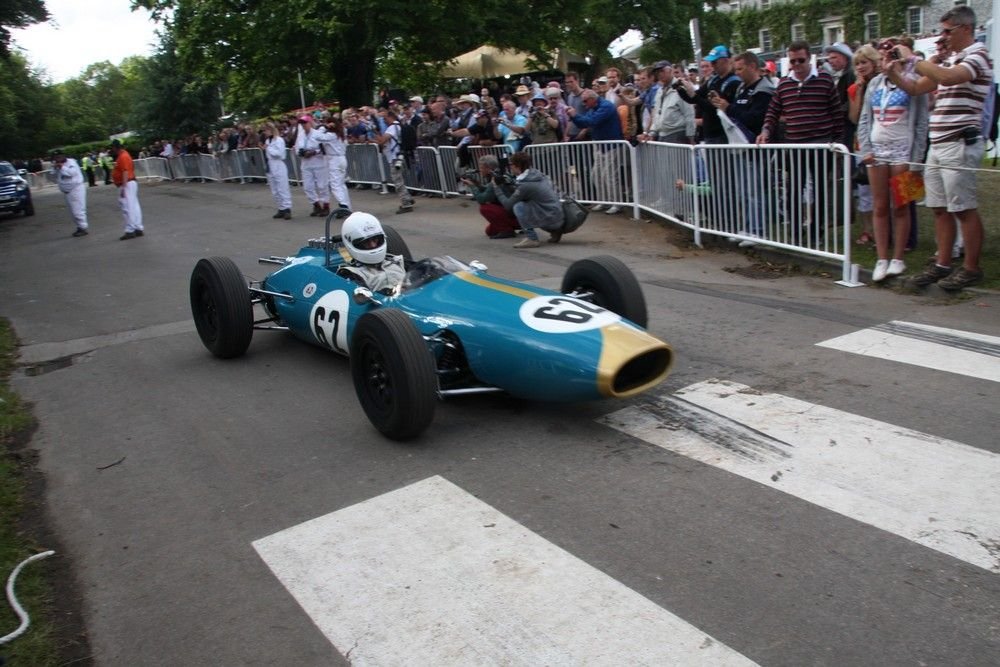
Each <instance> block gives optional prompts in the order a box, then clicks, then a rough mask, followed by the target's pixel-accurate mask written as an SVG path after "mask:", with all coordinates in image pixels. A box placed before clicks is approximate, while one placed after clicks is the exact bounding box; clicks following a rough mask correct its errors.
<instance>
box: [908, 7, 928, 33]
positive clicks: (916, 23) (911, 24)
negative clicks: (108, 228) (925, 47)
mask: <svg viewBox="0 0 1000 667" xmlns="http://www.w3.org/2000/svg"><path fill="white" fill-rule="evenodd" d="M923 31H924V9H923V7H907V9H906V32H908V33H910V34H911V35H919V34H920V33H922V32H923Z"/></svg>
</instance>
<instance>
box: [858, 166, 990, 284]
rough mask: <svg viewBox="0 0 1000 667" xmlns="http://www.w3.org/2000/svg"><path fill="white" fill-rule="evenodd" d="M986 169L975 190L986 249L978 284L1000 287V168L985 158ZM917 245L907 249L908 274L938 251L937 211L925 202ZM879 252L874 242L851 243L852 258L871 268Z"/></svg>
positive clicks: (919, 212) (919, 216)
mask: <svg viewBox="0 0 1000 667" xmlns="http://www.w3.org/2000/svg"><path fill="white" fill-rule="evenodd" d="M983 168H984V169H988V170H989V171H987V172H980V173H979V174H977V181H976V190H977V194H978V204H979V217H981V218H982V220H983V231H984V238H983V250H982V253H981V255H980V259H979V268H980V269H982V271H983V274H984V277H983V282H981V283H980V284H979V285H977V287H982V288H986V289H1000V200H998V199H997V198H996V196H995V193H996V192H997V191H998V190H1000V168H997V167H994V166H993V160H992V158H990V159H988V160H987V161H984V162H983ZM860 216H861V214H859V213H858V212H857V211H855V213H854V221H855V222H854V225H853V230H852V231H853V235H852V237H851V238H852V239H856V238H857V237H858V236H859V235H860V234H861V217H860ZM917 229H918V233H917V247H916V249H914V250H912V251H911V252H908V253H906V257H905V258H904V260H903V261H905V262H906V268H907V275H912V274H915V273H918V272H920V271H921V270H922V269H923V267H924V262H926V261H927V258H928V257H930V256H931V255H933V254H934V252H935V251H936V244H935V242H934V214H933V213H932V212H931V210H930V209H929V208H927V207H925V206H917ZM876 259H878V256H877V254H876V252H875V246H858V245H854V246H852V247H851V261H852V262H854V263H856V264H860V265H861V266H863V267H865V268H867V269H871V268H872V267H874V266H875V260H876ZM960 264H961V260H959V259H956V260H953V261H952V265H953V266H958V265H960Z"/></svg>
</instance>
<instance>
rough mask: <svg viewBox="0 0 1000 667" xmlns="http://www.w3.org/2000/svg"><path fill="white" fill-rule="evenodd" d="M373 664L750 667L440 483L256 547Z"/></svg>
mask: <svg viewBox="0 0 1000 667" xmlns="http://www.w3.org/2000/svg"><path fill="white" fill-rule="evenodd" d="M253 546H254V548H255V549H256V550H257V552H258V553H259V554H260V556H261V558H263V559H264V561H265V562H266V563H267V565H268V566H269V567H270V568H271V570H272V571H273V572H274V574H275V575H276V576H277V577H278V579H279V580H281V582H282V583H283V584H284V585H285V587H286V588H287V589H288V590H289V592H291V594H292V595H293V596H294V597H295V599H296V600H297V601H298V603H299V604H300V605H301V606H302V608H303V609H304V610H305V611H306V613H307V614H309V616H310V617H311V618H312V620H313V622H314V623H315V624H316V625H317V626H318V627H319V629H320V630H321V631H322V632H323V633H324V634H325V635H326V636H327V637H328V638H329V639H330V641H331V642H333V644H334V645H335V646H336V647H337V649H338V650H339V651H340V652H341V653H342V654H343V655H345V656H346V657H348V659H349V660H350V661H351V663H352V664H355V665H363V664H373V665H396V664H412V665H532V666H534V665H583V664H587V665H667V664H675V665H713V666H714V665H753V664H755V663H753V662H751V661H750V660H749V659H747V658H745V657H744V656H742V655H740V654H739V653H737V652H735V651H733V650H732V649H730V648H729V647H727V646H725V645H724V644H722V643H720V642H718V641H717V640H715V639H713V638H712V637H709V636H708V635H706V634H705V633H704V632H701V631H699V630H698V629H697V628H695V627H693V626H691V625H690V624H688V623H687V622H685V621H683V620H682V619H680V618H678V617H677V616H675V615H673V614H671V613H670V612H668V611H666V610H665V609H663V608H662V607H659V606H657V605H656V604H654V603H653V602H652V601H650V600H649V599H647V598H645V597H643V596H641V595H639V594H638V593H636V592H635V591H633V590H631V589H629V588H627V587H626V586H624V585H623V584H621V583H620V582H618V581H616V580H615V579H613V578H611V577H609V576H607V575H605V574H604V573H602V572H600V571H599V570H597V569H595V568H593V567H591V566H589V565H587V564H586V563H584V562H583V561H581V560H579V559H578V558H576V557H574V556H573V555H571V554H569V553H568V552H566V551H564V550H563V549H561V548H559V547H557V546H556V545H554V544H552V543H550V542H548V541H546V540H545V539H543V538H542V537H540V536H539V535H537V534H535V533H533V532H531V531H530V530H528V529H527V528H525V527H524V526H522V525H520V524H519V523H517V522H515V521H513V520H512V519H510V518H509V517H507V516H505V515H504V514H501V513H500V512H498V511H497V510H495V509H494V508H492V507H491V506H489V505H487V504H486V503H484V502H482V501H480V500H478V499H477V498H475V497H473V496H472V495H470V494H469V493H466V492H465V491H463V490H462V489H460V488H459V487H457V486H455V485H453V484H451V483H450V482H448V481H446V480H444V479H443V478H441V477H431V478H429V479H426V480H423V481H421V482H418V483H416V484H412V485H410V486H407V487H405V488H402V489H399V490H397V491H393V492H391V493H387V494H385V495H382V496H379V497H376V498H372V499H371V500H368V501H365V502H362V503H359V504H357V505H354V506H352V507H348V508H346V509H342V510H339V511H336V512H333V513H330V514H327V515H325V516H322V517H319V518H317V519H313V520H311V521H307V522H305V523H302V524H300V525H298V526H294V527H292V528H288V529H286V530H283V531H281V532H279V533H275V534H273V535H270V536H268V537H265V538H262V539H260V540H257V541H255V542H254V543H253Z"/></svg>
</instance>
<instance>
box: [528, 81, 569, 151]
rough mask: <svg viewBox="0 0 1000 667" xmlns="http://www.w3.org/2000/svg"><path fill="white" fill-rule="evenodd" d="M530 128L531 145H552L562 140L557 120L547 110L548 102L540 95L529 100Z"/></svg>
mask: <svg viewBox="0 0 1000 667" xmlns="http://www.w3.org/2000/svg"><path fill="white" fill-rule="evenodd" d="M531 105H532V107H531V120H530V121H529V124H528V126H529V127H530V128H531V143H532V144H554V143H556V142H557V141H561V140H562V132H561V130H560V127H559V119H558V118H556V116H555V114H553V113H552V111H551V110H550V109H549V100H548V98H546V97H545V95H543V94H542V93H538V94H537V95H535V96H534V97H533V98H531Z"/></svg>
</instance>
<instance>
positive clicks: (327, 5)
mask: <svg viewBox="0 0 1000 667" xmlns="http://www.w3.org/2000/svg"><path fill="white" fill-rule="evenodd" d="M133 6H136V7H139V6H141V7H144V8H146V9H148V10H150V11H151V12H152V13H153V15H154V17H157V18H159V19H161V20H163V21H165V23H166V26H167V32H168V33H169V34H170V35H171V36H172V38H173V39H174V40H176V44H177V54H178V57H179V63H180V66H181V67H182V68H183V70H184V71H185V72H186V73H187V74H188V75H189V76H192V77H195V78H197V79H200V80H203V81H210V82H215V83H218V84H220V85H223V87H224V88H225V90H226V91H227V92H226V103H227V106H229V107H231V108H232V107H238V108H240V109H241V110H246V111H247V112H248V113H249V114H251V115H259V114H263V113H268V112H272V111H275V110H278V109H287V108H290V107H294V106H298V102H299V96H298V75H299V73H300V72H301V74H302V77H303V81H304V84H305V87H307V88H308V89H309V91H310V94H309V97H308V98H307V99H306V103H307V104H309V103H311V102H312V101H313V99H317V98H322V99H327V100H329V99H331V98H333V99H337V100H340V101H341V102H342V103H343V104H351V105H357V104H367V103H370V102H371V100H372V97H373V95H372V94H373V91H374V90H375V88H376V87H393V88H408V87H412V86H426V85H427V84H428V82H430V81H432V80H433V79H434V77H435V75H436V72H437V71H439V70H440V68H441V67H442V66H443V65H444V64H446V62H447V60H448V59H449V58H452V57H454V56H456V55H458V54H460V53H463V52H465V51H468V50H470V49H473V48H475V47H477V46H479V45H480V44H483V43H490V44H493V45H495V46H499V47H510V48H516V49H518V50H521V51H526V52H528V53H531V54H533V55H534V56H535V58H536V59H537V61H538V62H539V63H541V62H545V61H547V60H549V58H550V55H551V53H552V52H554V51H555V50H556V49H567V50H569V51H572V52H574V53H578V54H580V55H586V56H589V57H590V58H591V63H592V64H593V66H595V67H598V66H601V65H602V63H603V64H607V62H608V61H609V59H610V57H609V55H608V54H607V51H606V48H607V45H608V44H609V43H610V42H611V40H613V39H614V38H616V37H617V36H618V35H620V34H621V33H623V32H624V31H625V30H627V29H629V28H637V29H639V30H642V31H643V32H644V33H645V34H646V35H650V36H652V37H653V39H654V40H655V41H656V42H657V43H658V44H659V45H660V50H661V51H662V53H663V54H664V55H669V56H671V57H674V58H680V57H683V56H684V55H687V56H690V39H689V37H688V27H687V20H686V19H685V20H681V21H678V20H677V17H678V16H701V15H702V14H703V13H704V11H705V10H704V5H703V4H702V3H701V2H700V0H665V1H664V2H657V3H642V2H639V1H638V0H634V1H633V2H631V3H628V4H626V5H625V6H624V7H623V4H622V3H621V2H615V1H612V0H575V1H573V2H571V1H569V0H552V1H551V2H547V3H538V2H534V1H533V0H503V1H500V0H478V1H477V2H475V3H456V2H448V1H446V0H424V1H423V2H420V3H413V2H411V1H409V0H407V1H404V0H351V1H350V2H347V1H345V0H326V1H319V0H133ZM623 9H624V11H623ZM422 89H423V88H421V90H422Z"/></svg>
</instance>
